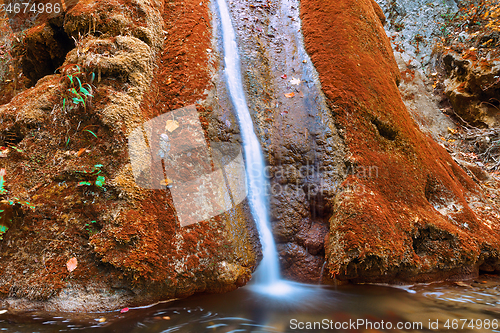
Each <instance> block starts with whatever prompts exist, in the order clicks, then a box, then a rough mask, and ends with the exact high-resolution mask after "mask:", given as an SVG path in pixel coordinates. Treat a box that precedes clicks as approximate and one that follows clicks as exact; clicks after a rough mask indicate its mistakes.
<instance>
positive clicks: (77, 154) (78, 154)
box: [76, 148, 85, 157]
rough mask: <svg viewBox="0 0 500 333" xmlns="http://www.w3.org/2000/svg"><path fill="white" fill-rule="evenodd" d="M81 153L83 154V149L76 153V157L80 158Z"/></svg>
mask: <svg viewBox="0 0 500 333" xmlns="http://www.w3.org/2000/svg"><path fill="white" fill-rule="evenodd" d="M83 153H85V148H80V150H79V151H78V153H76V156H77V157H80V156H82V155H83Z"/></svg>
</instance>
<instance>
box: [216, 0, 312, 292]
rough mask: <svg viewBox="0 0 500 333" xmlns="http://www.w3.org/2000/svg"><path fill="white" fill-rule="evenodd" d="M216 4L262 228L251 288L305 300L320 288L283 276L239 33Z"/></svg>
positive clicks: (253, 209)
mask: <svg viewBox="0 0 500 333" xmlns="http://www.w3.org/2000/svg"><path fill="white" fill-rule="evenodd" d="M217 5H218V7H219V15H220V19H221V26H222V41H223V48H224V65H225V70H224V74H225V76H226V83H227V87H228V90H229V95H230V96H231V100H232V102H233V106H234V109H235V111H236V117H237V119H238V123H239V127H240V131H241V137H242V140H243V153H244V156H245V167H246V176H247V180H246V181H247V188H248V199H249V200H248V201H249V204H250V210H251V212H252V215H253V217H254V219H255V222H256V225H257V229H258V231H259V236H260V241H261V243H262V252H263V255H264V258H263V259H262V261H261V263H260V266H259V268H258V270H257V272H256V274H255V277H256V282H255V283H254V284H253V285H251V286H250V288H251V290H253V291H255V292H258V293H260V294H263V295H265V296H270V297H277V298H278V299H279V300H280V301H286V302H297V300H298V299H302V301H305V300H306V299H307V297H310V296H312V294H313V293H315V294H318V295H319V293H321V291H320V289H318V288H316V287H314V286H307V285H303V284H300V283H295V282H290V281H286V280H282V279H280V272H279V261H278V253H277V251H276V245H275V243H274V238H273V234H272V232H271V227H270V221H269V205H268V197H267V188H268V180H267V179H266V177H265V172H264V170H265V164H264V157H263V156H262V151H261V147H260V143H259V140H258V138H257V135H256V134H255V131H254V127H253V121H252V118H251V117H250V112H249V110H248V106H247V103H246V99H245V92H244V90H243V83H242V78H241V68H240V57H239V54H238V44H237V42H236V34H235V32H234V29H233V25H232V23H231V16H230V14H229V10H228V7H227V4H226V2H225V0H217ZM313 299H315V298H314V297H313Z"/></svg>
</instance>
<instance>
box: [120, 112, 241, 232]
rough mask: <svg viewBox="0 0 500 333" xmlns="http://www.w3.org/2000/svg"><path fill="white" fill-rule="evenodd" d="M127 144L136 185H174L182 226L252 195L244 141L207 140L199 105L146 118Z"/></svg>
mask: <svg viewBox="0 0 500 333" xmlns="http://www.w3.org/2000/svg"><path fill="white" fill-rule="evenodd" d="M128 144H129V155H130V161H131V164H132V171H133V174H134V178H135V181H136V183H137V185H138V186H139V187H142V188H145V189H153V190H160V189H167V188H168V189H170V192H171V194H172V199H173V203H174V207H175V210H176V212H177V217H178V219H179V222H180V225H181V226H187V225H191V224H193V223H197V222H200V221H203V220H207V219H209V218H211V217H214V216H216V215H219V214H222V213H224V212H226V211H228V210H230V209H231V208H232V207H234V206H236V205H237V204H239V203H240V202H242V201H243V200H244V199H245V198H246V196H247V187H246V177H245V165H244V161H243V156H242V149H241V146H240V145H239V144H234V143H228V142H213V141H210V142H209V141H207V140H206V139H205V134H204V131H203V128H202V127H201V123H200V120H199V116H198V112H197V111H196V107H195V106H194V105H190V106H187V107H185V108H182V109H177V110H174V111H171V112H169V113H166V114H163V115H161V116H159V117H156V118H154V119H151V120H149V121H148V122H146V123H144V124H142V125H141V126H139V127H138V128H136V129H135V130H134V131H133V132H132V133H131V134H130V135H129V138H128Z"/></svg>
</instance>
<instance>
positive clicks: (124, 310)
mask: <svg viewBox="0 0 500 333" xmlns="http://www.w3.org/2000/svg"><path fill="white" fill-rule="evenodd" d="M128 310H130V309H129V308H123V309H121V310H120V313H125V312H128Z"/></svg>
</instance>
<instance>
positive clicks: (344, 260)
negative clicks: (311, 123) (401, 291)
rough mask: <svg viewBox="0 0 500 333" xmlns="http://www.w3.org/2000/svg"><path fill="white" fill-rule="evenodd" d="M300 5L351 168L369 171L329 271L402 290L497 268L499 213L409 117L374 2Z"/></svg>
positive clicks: (336, 221)
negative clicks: (400, 283) (406, 284)
mask: <svg viewBox="0 0 500 333" xmlns="http://www.w3.org/2000/svg"><path fill="white" fill-rule="evenodd" d="M301 5H302V7H301V17H302V20H303V29H304V38H305V42H306V49H307V51H308V52H309V54H310V56H311V59H312V61H313V63H314V65H315V67H316V69H317V70H318V73H319V77H320V80H321V84H322V88H323V91H324V92H325V95H326V98H327V101H328V105H329V107H330V110H331V112H332V114H333V115H334V118H335V121H336V122H337V125H338V126H339V127H340V128H341V129H343V133H345V134H344V138H345V145H346V151H347V155H346V158H345V162H346V165H349V166H351V167H352V168H355V170H362V171H364V172H361V173H356V174H352V175H349V176H348V177H347V179H346V180H345V181H344V183H343V184H342V186H343V191H339V192H338V194H337V196H336V197H335V199H334V200H333V202H332V207H333V209H332V214H331V217H330V220H329V222H330V230H329V234H328V237H327V241H326V244H325V248H326V258H327V261H328V263H327V269H328V271H329V273H330V274H331V275H332V276H335V277H337V278H339V279H342V280H351V281H372V282H376V281H378V282H398V281H426V280H432V279H445V278H463V277H464V276H467V275H473V274H477V272H478V270H479V269H482V270H485V271H495V270H498V269H499V268H500V266H499V263H500V261H499V259H500V257H499V252H498V251H499V245H498V244H499V243H498V240H499V237H500V234H499V222H498V221H499V220H498V216H499V215H498V214H499V213H498V209H497V207H490V205H489V204H488V201H487V200H486V199H485V198H484V196H483V195H482V193H481V190H480V188H479V187H478V186H477V185H476V184H475V183H474V182H473V181H472V180H471V179H470V178H469V177H468V176H467V175H466V174H465V172H464V171H463V170H462V169H461V168H460V167H459V166H457V165H456V164H455V163H454V162H453V161H452V159H451V158H450V157H449V155H448V154H447V153H446V151H445V150H444V149H442V148H441V147H440V146H439V145H438V144H437V143H435V142H434V141H433V140H432V139H431V138H430V137H428V136H426V135H423V134H422V132H420V130H419V129H418V127H417V126H416V124H415V123H414V122H413V121H412V119H411V118H410V116H409V114H408V112H407V111H406V109H405V106H404V104H403V103H402V101H401V97H400V95H399V91H398V87H397V83H398V82H399V70H398V68H397V66H396V63H395V61H394V57H393V55H392V50H391V48H390V45H389V41H388V39H387V38H386V36H385V32H384V30H383V27H382V24H381V22H380V19H379V18H378V16H377V14H376V12H377V11H376V10H375V9H374V3H373V2H371V1H369V0H363V1H357V2H352V1H336V2H335V3H333V2H332V3H325V2H324V1H319V0H303V1H302V2H301ZM367 170H372V173H371V174H370V173H369V172H367Z"/></svg>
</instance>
